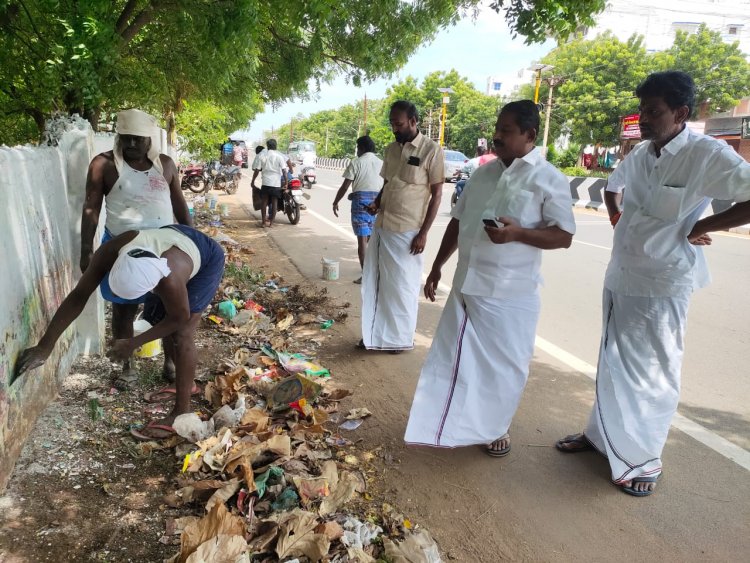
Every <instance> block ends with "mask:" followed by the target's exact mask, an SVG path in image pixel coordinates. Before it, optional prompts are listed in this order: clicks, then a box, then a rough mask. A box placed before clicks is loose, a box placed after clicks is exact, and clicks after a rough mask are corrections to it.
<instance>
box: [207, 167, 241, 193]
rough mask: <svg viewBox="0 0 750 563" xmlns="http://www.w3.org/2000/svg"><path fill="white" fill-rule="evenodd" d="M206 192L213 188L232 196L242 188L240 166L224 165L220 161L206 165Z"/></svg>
mask: <svg viewBox="0 0 750 563" xmlns="http://www.w3.org/2000/svg"><path fill="white" fill-rule="evenodd" d="M205 172H206V173H205V174H204V176H205V178H206V182H205V191H206V192H208V191H209V190H211V189H212V188H216V189H219V190H224V191H225V192H226V193H227V194H229V195H232V194H233V193H235V192H236V191H237V190H238V189H239V187H240V179H241V178H242V170H241V169H240V167H239V166H234V165H223V164H221V163H220V162H219V161H218V160H214V161H213V162H210V163H208V164H207V165H206V168H205Z"/></svg>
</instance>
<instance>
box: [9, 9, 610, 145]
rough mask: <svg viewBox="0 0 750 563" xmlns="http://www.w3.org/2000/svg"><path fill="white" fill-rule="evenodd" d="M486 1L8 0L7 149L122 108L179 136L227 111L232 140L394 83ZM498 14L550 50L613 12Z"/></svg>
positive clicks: (512, 11)
mask: <svg viewBox="0 0 750 563" xmlns="http://www.w3.org/2000/svg"><path fill="white" fill-rule="evenodd" d="M480 1H481V0H421V1H417V2H411V1H405V0H377V1H372V0H348V1H347V2H340V1H339V0H309V1H305V2H275V1H272V0H183V1H181V2H175V1H174V0H114V1H105V0H88V1H87V2H79V1H77V0H23V1H19V0H0V142H5V143H14V142H19V141H27V140H30V139H31V138H32V136H33V134H34V132H35V131H40V130H41V128H42V127H43V123H44V120H45V118H47V117H48V116H49V115H50V114H51V113H53V112H55V111H59V112H66V113H78V114H80V115H82V116H84V117H86V118H87V119H89V120H90V121H91V122H92V124H94V125H97V124H98V122H99V119H100V117H101V116H102V115H103V114H104V115H108V114H110V113H112V112H114V111H117V110H119V109H121V108H123V107H141V108H143V109H145V110H148V111H151V112H152V113H155V114H157V115H160V116H161V117H162V118H163V119H164V122H165V125H166V127H167V128H168V130H169V131H170V132H172V131H173V127H174V124H175V120H176V116H177V115H178V114H179V113H180V112H181V111H183V110H184V109H185V108H186V107H187V106H186V102H189V103H192V105H191V107H192V108H193V109H195V108H196V107H207V106H206V105H205V104H212V105H214V106H216V107H220V108H222V110H223V111H224V113H226V114H227V115H228V116H229V118H228V119H227V120H225V121H224V124H225V126H226V127H228V128H229V130H230V131H231V130H232V129H235V128H239V127H242V126H245V125H246V124H247V120H248V119H249V118H251V117H252V116H253V115H254V114H255V113H256V112H257V111H259V110H260V109H261V108H262V104H264V103H266V104H267V103H279V102H282V101H284V100H288V99H290V98H292V97H294V96H304V95H305V94H306V93H307V92H308V89H309V88H315V87H316V84H320V83H321V82H325V81H328V80H330V79H331V78H332V77H333V76H335V75H340V74H345V75H346V76H347V77H348V78H349V79H350V80H351V82H352V83H354V84H359V83H360V82H361V81H363V80H372V79H374V78H377V77H380V76H384V75H389V74H390V73H392V72H394V71H396V70H397V69H399V68H400V67H402V66H403V65H404V63H405V62H406V61H407V60H408V58H409V56H410V55H411V54H412V53H413V52H414V51H415V50H416V49H417V48H418V47H419V46H420V45H421V44H422V43H424V42H426V41H429V40H431V39H432V37H433V36H434V35H435V33H437V32H438V31H439V30H440V29H441V28H443V27H445V26H448V25H451V24H452V23H454V22H456V21H457V20H458V19H459V18H460V17H463V16H464V15H467V14H471V13H474V14H476V13H477V12H476V9H477V6H478V5H479V4H480ZM492 4H493V6H494V7H495V8H496V9H498V10H504V11H505V15H506V19H507V20H508V22H509V25H510V27H511V29H512V31H513V33H516V34H521V35H524V36H526V37H527V39H528V41H540V40H543V39H545V38H546V36H547V35H548V34H554V35H558V36H560V37H564V36H566V35H567V34H568V33H569V32H570V31H571V29H573V27H572V26H573V22H574V21H576V20H577V21H579V22H580V23H584V24H585V23H590V20H591V16H592V15H593V14H595V13H596V12H597V11H599V10H601V9H602V7H603V5H604V2H603V0H537V1H536V2H533V3H529V2H526V1H525V0H510V1H508V0H505V1H498V2H492Z"/></svg>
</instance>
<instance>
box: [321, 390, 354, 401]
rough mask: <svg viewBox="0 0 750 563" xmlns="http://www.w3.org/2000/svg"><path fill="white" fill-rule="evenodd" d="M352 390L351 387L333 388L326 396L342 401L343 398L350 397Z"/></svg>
mask: <svg viewBox="0 0 750 563" xmlns="http://www.w3.org/2000/svg"><path fill="white" fill-rule="evenodd" d="M351 394H352V392H351V391H349V389H331V391H330V392H329V393H328V395H327V396H326V399H328V400H329V401H340V400H341V399H343V398H345V397H348V396H349V395H351Z"/></svg>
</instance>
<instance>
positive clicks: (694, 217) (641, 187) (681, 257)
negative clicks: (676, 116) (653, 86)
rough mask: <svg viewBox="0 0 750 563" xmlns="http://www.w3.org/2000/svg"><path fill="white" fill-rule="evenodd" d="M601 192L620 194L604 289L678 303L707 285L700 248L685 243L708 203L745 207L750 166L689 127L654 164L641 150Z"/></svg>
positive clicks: (649, 150) (647, 150)
mask: <svg viewBox="0 0 750 563" xmlns="http://www.w3.org/2000/svg"><path fill="white" fill-rule="evenodd" d="M625 188H627V189H625ZM606 189H607V191H610V192H616V193H619V192H621V191H622V190H623V189H625V193H624V196H623V211H622V216H621V217H620V220H619V222H618V223H617V227H616V228H615V236H614V243H613V245H612V258H611V259H610V262H609V267H608V268H607V274H606V276H605V278H604V285H605V287H606V288H607V289H610V290H611V291H615V292H617V293H620V294H623V295H632V296H642V297H676V296H682V295H686V294H690V293H691V292H692V291H693V290H694V289H698V288H700V287H705V286H706V285H708V283H709V282H710V275H709V273H708V267H707V266H706V261H705V258H704V257H703V249H702V248H701V247H699V246H695V245H692V244H690V243H689V242H688V240H687V235H688V233H689V232H690V231H691V230H692V228H693V225H695V223H696V222H697V221H698V219H700V217H701V215H702V214H703V211H704V210H705V209H706V207H707V206H708V204H709V203H710V202H711V199H712V198H716V199H728V200H734V201H736V202H743V201H748V200H750V164H748V163H747V162H745V161H744V160H743V159H742V157H741V156H740V155H739V154H737V153H736V152H735V151H734V149H732V147H730V146H729V145H727V144H726V143H725V142H724V141H720V140H718V139H714V138H713V137H708V136H706V135H701V134H699V133H694V132H693V131H691V130H690V129H688V128H687V127H686V128H685V129H683V130H682V132H681V133H680V134H679V135H677V136H676V137H675V138H674V139H672V140H671V141H670V142H669V143H667V145H666V146H664V148H662V150H661V156H660V157H659V158H656V153H655V152H654V148H653V144H652V143H651V141H644V142H642V143H640V144H638V145H637V146H636V147H635V148H633V150H632V151H631V152H630V154H628V156H627V157H625V159H623V161H622V162H621V163H620V164H619V166H618V167H617V169H616V170H615V171H614V172H613V173H612V175H611V176H610V177H609V181H608V183H607V188H606Z"/></svg>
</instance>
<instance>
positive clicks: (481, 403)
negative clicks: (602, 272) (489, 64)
mask: <svg viewBox="0 0 750 563" xmlns="http://www.w3.org/2000/svg"><path fill="white" fill-rule="evenodd" d="M538 130H539V110H538V109H537V107H536V105H535V104H534V103H533V102H532V101H531V100H522V101H518V102H512V103H510V104H507V105H506V106H504V107H503V108H502V110H501V111H500V115H499V117H498V119H497V124H496V125H495V133H494V136H493V143H494V146H495V151H496V154H497V156H498V158H497V160H495V161H494V162H490V163H488V164H485V165H484V166H480V167H479V168H477V170H476V171H475V172H474V173H473V174H472V175H471V178H469V181H468V183H467V184H466V189H465V190H464V191H465V193H464V194H463V195H462V196H461V198H460V199H459V200H458V203H457V204H456V206H455V207H454V208H453V210H452V211H451V215H452V216H453V218H452V219H451V221H450V223H449V224H448V227H447V229H446V231H445V234H444V235H443V240H442V242H441V244H440V250H439V251H438V255H437V256H436V258H435V263H434V265H433V266H432V271H431V272H430V274H429V276H428V277H427V282H426V283H425V288H424V292H425V295H426V296H427V298H429V299H430V300H431V301H435V292H436V290H437V286H438V283H439V282H440V277H441V272H440V270H441V268H442V266H443V265H444V264H445V262H446V261H447V260H448V258H449V257H450V256H451V255H452V254H453V253H454V252H455V251H456V249H458V265H457V267H456V273H455V275H454V278H453V289H452V291H451V293H450V296H449V297H448V301H447V303H446V304H445V309H444V310H443V314H442V316H441V317H440V322H439V324H438V328H437V331H436V333H435V337H434V338H433V340H432V346H431V347H430V351H429V353H428V354H427V359H426V360H425V363H424V366H423V367H422V373H421V375H420V377H419V383H418V385H417V391H416V394H415V395H414V402H413V403H412V407H411V414H410V415H409V422H408V425H407V428H406V435H405V437H404V439H405V441H406V442H407V443H410V444H415V445H426V446H436V447H456V446H470V445H474V444H483V445H485V446H486V451H487V453H488V454H489V455H491V456H495V457H502V456H504V455H506V454H508V453H509V452H510V436H509V434H508V428H509V426H510V424H511V421H512V420H513V415H514V414H515V412H516V409H517V408H518V404H519V401H520V400H521V394H522V393H523V390H524V387H525V386H526V380H527V378H528V374H529V363H530V362H531V357H532V355H533V352H534V337H535V334H536V324H537V320H538V318H539V306H540V305H539V286H540V285H541V282H542V279H541V275H540V272H539V269H540V266H541V262H542V250H549V249H553V248H567V247H569V246H570V243H571V241H572V239H573V234H574V233H575V221H574V218H573V209H572V200H571V197H570V188H569V187H568V180H567V178H566V177H565V176H564V175H563V174H562V173H561V172H560V171H558V170H557V169H556V168H555V167H554V166H552V165H551V164H549V163H548V162H547V161H546V160H545V159H544V156H543V155H542V154H541V152H540V151H539V149H538V148H536V147H535V146H534V144H535V141H536V137H537V131H538Z"/></svg>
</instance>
